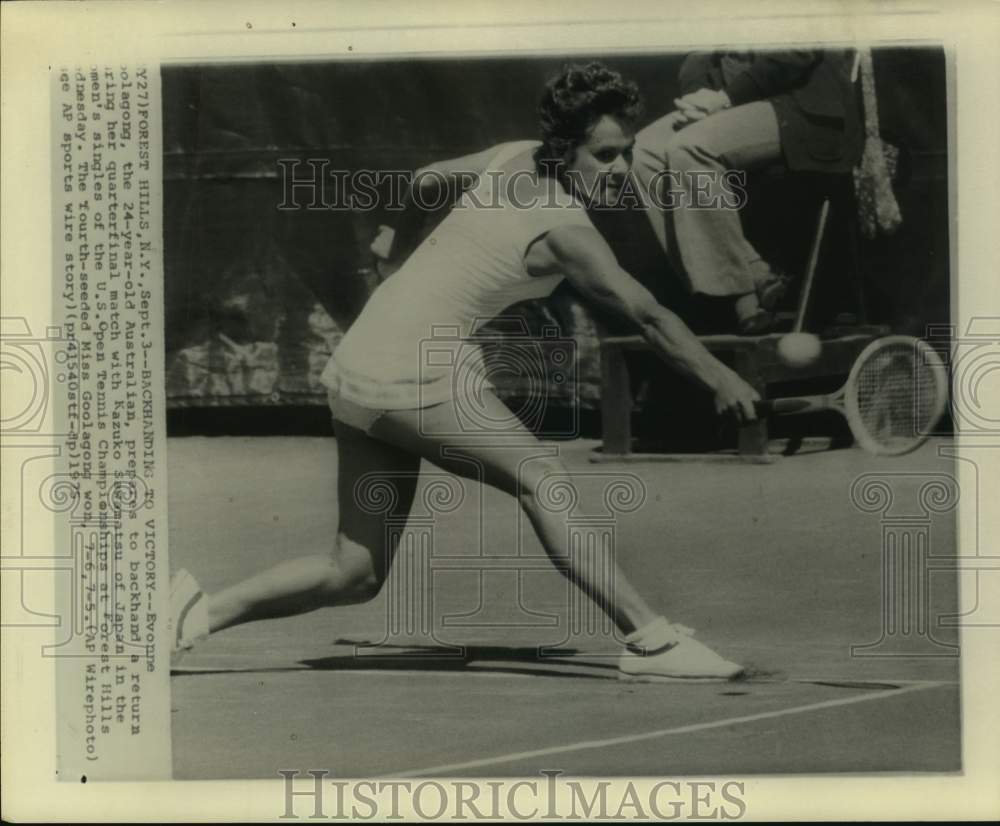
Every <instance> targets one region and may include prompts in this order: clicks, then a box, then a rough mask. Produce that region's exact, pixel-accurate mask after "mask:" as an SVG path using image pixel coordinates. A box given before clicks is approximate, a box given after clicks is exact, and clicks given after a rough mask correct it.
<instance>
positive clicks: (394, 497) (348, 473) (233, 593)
mask: <svg viewBox="0 0 1000 826" xmlns="http://www.w3.org/2000/svg"><path fill="white" fill-rule="evenodd" d="M336 432H337V499H338V505H339V509H340V526H339V529H338V533H337V537H336V540H335V542H334V547H333V551H332V553H331V552H327V553H321V554H313V555H310V556H303V557H298V558H296V559H291V560H289V561H287V562H282V563H281V564H279V565H276V566H274V567H273V568H270V569H269V570H267V571H264V572H263V573H260V574H257V575H256V576H253V577H251V578H249V579H246V580H244V581H242V582H240V583H238V584H236V585H233V586H231V587H229V588H226V589H224V590H222V591H219V592H218V593H216V594H214V595H212V596H210V597H209V601H208V617H209V628H210V630H211V631H219V630H221V629H223V628H228V627H230V626H233V625H239V624H241V623H244V622H252V621H254V620H261V619H271V618H274V617H287V616H291V615H294V614H304V613H306V612H308V611H313V610H315V609H317V608H323V607H328V606H334V605H349V604H352V603H357V602H365V601H367V600H369V599H371V598H372V597H374V596H375V594H377V593H378V591H379V588H380V587H381V585H382V583H383V582H384V581H385V577H386V574H387V572H388V569H389V565H390V564H391V562H392V557H393V555H394V554H395V551H396V547H395V544H394V543H391V542H390V541H389V539H388V537H387V532H386V529H385V519H386V517H387V516H393V517H396V518H400V517H401V516H402V515H404V514H406V513H408V512H409V510H410V505H411V504H412V502H413V493H414V491H415V489H416V483H417V477H418V475H419V473H420V459H419V458H418V457H416V456H413V455H410V454H407V453H405V452H404V451H402V450H400V449H399V448H395V447H392V446H391V445H387V444H384V443H382V442H379V441H377V440H375V439H371V438H369V437H368V436H366V435H365V434H364V433H362V432H361V431H360V430H357V429H355V428H353V427H349V426H347V425H344V424H342V423H340V422H337V423H336ZM363 477H364V478H368V479H373V478H374V479H376V480H377V482H378V484H379V485H380V486H381V487H382V490H383V492H384V493H385V495H386V496H388V497H389V499H390V500H391V502H390V504H389V505H388V506H387V509H386V510H385V511H384V512H377V513H372V512H370V511H369V510H365V509H364V508H362V507H360V506H359V502H358V497H357V490H356V485H357V482H358V480H359V479H362V478H363ZM390 545H391V546H390Z"/></svg>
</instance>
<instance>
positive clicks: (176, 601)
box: [170, 568, 208, 665]
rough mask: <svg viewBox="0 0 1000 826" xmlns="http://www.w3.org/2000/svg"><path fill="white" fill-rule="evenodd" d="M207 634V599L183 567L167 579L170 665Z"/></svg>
mask: <svg viewBox="0 0 1000 826" xmlns="http://www.w3.org/2000/svg"><path fill="white" fill-rule="evenodd" d="M207 636H208V601H207V600H206V599H205V594H204V592H203V591H202V590H201V588H200V587H199V586H198V582H197V581H196V580H195V578H194V577H193V576H191V574H189V573H188V572H187V571H186V570H184V569H183V568H182V569H181V570H179V571H178V572H177V573H176V574H174V575H173V576H172V577H171V579H170V662H171V665H176V664H177V663H178V662H179V660H180V658H181V657H182V656H183V655H184V653H185V652H187V651H190V650H191V648H192V647H194V644H195V643H196V642H200V641H201V640H203V639H205V638H206V637H207Z"/></svg>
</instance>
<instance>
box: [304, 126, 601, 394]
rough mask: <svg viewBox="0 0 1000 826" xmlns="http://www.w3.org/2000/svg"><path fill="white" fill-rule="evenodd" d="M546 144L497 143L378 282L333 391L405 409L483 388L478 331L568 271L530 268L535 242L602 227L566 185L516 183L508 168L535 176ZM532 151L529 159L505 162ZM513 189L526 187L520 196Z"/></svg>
mask: <svg viewBox="0 0 1000 826" xmlns="http://www.w3.org/2000/svg"><path fill="white" fill-rule="evenodd" d="M536 146H538V143H537V142H534V141H519V142H516V143H508V144H503V145H501V146H499V147H497V153H496V155H495V156H494V158H493V160H492V161H491V162H490V163H489V164H488V166H487V170H486V171H485V172H484V174H483V175H481V176H480V179H479V183H478V184H477V186H476V187H474V188H473V189H472V190H470V191H468V192H466V193H465V194H464V195H463V197H462V199H461V201H460V203H459V204H457V205H456V206H455V208H454V209H453V210H452V211H451V213H450V214H449V215H448V216H447V217H446V218H445V219H444V221H442V222H441V224H440V225H439V226H438V227H437V228H436V229H435V230H434V232H433V233H431V235H429V236H428V237H427V238H426V239H425V240H424V242H423V243H422V244H421V245H420V246H419V247H418V248H417V249H416V251H415V252H414V253H413V254H412V255H411V256H410V258H409V259H407V261H406V263H405V264H404V265H403V266H402V267H401V268H400V269H399V270H398V271H397V272H396V273H394V274H393V275H392V276H390V277H389V278H388V279H387V280H386V281H385V282H383V283H382V284H381V285H380V286H379V287H378V289H376V290H375V292H374V293H373V294H372V296H371V298H370V299H369V300H368V303H367V304H366V305H365V307H364V310H362V312H361V315H360V316H359V317H358V319H357V320H356V321H355V322H354V324H353V325H352V326H351V328H350V329H349V330H348V331H347V334H346V335H345V336H344V338H343V340H342V341H341V342H340V345H339V346H338V347H337V349H336V351H335V352H334V354H333V356H332V357H331V358H330V361H329V362H328V363H327V366H326V368H325V370H324V371H323V374H322V377H321V381H322V382H323V384H324V385H326V386H327V387H328V388H329V389H330V390H331V395H333V396H335V397H339V398H342V399H344V400H346V401H349V402H353V403H354V404H358V405H362V406H364V407H368V408H372V409H381V410H402V409H412V408H419V407H428V406H430V405H433V404H439V403H441V402H444V401H447V400H448V399H450V398H453V397H454V396H455V395H458V394H462V393H465V392H470V391H471V390H472V388H474V387H475V386H476V385H477V383H478V384H479V386H480V387H481V385H482V379H483V377H484V375H485V373H484V368H483V362H482V354H481V353H480V351H479V348H478V346H476V345H475V344H472V343H470V342H469V341H468V338H469V335H470V334H471V333H472V332H473V331H475V330H476V329H477V328H478V327H479V326H480V325H481V324H482V323H483V322H485V321H486V320H488V319H490V318H493V317H494V316H496V315H497V314H498V313H500V312H501V311H502V310H503V309H504V308H506V307H509V306H510V305H511V304H514V303H515V302H518V301H523V300H526V299H529V298H543V297H545V296H547V295H549V293H551V292H552V290H554V289H555V287H556V286H557V285H558V284H559V282H560V281H561V280H562V278H563V276H562V275H558V274H557V275H547V276H540V277H532V276H531V275H529V274H528V272H527V270H526V269H525V265H524V257H525V255H526V253H527V251H528V248H529V247H530V246H531V244H532V243H533V242H534V241H535V240H537V239H538V238H540V237H541V236H543V235H545V234H546V233H547V232H549V231H551V230H553V229H555V228H557V227H562V226H567V225H575V226H587V227H590V226H592V224H591V223H590V219H589V218H588V217H587V214H586V212H585V211H584V209H583V208H582V207H581V206H580V205H579V204H578V203H577V202H576V201H574V200H573V199H572V198H571V197H570V196H569V195H568V194H567V193H566V191H565V190H564V189H562V187H561V186H559V185H558V184H554V183H553V182H542V183H541V184H538V185H534V186H530V185H529V186H528V187H519V188H517V189H516V190H509V189H508V188H507V186H506V184H507V182H508V181H509V180H510V179H509V178H507V177H505V176H508V175H512V174H519V175H520V177H521V179H522V180H524V181H528V182H529V184H530V180H529V173H533V171H534V170H533V161H531V156H530V154H526V153H528V151H529V150H531V149H533V148H534V147H536ZM522 154H524V155H525V158H526V159H527V162H526V163H525V164H518V165H515V166H514V167H513V168H510V167H507V168H502V167H503V165H504V164H505V163H507V162H508V161H510V160H512V159H514V158H515V157H517V156H519V155H522ZM521 166H523V167H524V170H523V171H521V169H520V167H521ZM519 183H520V181H519ZM512 191H514V192H516V193H517V195H516V196H514V197H510V196H511V192H512ZM543 193H545V194H543ZM526 194H534V195H535V196H536V197H524V196H525V195H526Z"/></svg>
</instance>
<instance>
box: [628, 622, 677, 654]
mask: <svg viewBox="0 0 1000 826" xmlns="http://www.w3.org/2000/svg"><path fill="white" fill-rule="evenodd" d="M678 639H679V634H678V631H677V628H676V627H675V626H673V625H672V624H671V623H670V622H669V621H668V620H667V618H666V617H657V618H656V619H655V620H653V621H652V622H651V623H649V624H648V625H644V626H642V628H637V629H636V630H635V631H633V632H632V633H631V634H629V635H628V636H627V637H625V644H626V645H627V646H628V648H629V650H631V651H634V652H635V653H637V654H644V653H646V652H647V651H648V652H650V653H652V652H653V651H656V650H658V649H660V648H666V647H667V646H670V645H676V644H677V642H678Z"/></svg>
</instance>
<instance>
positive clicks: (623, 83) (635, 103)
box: [535, 61, 642, 172]
mask: <svg viewBox="0 0 1000 826" xmlns="http://www.w3.org/2000/svg"><path fill="white" fill-rule="evenodd" d="M604 115H610V116H611V117H613V118H614V119H615V120H617V121H618V122H619V123H621V124H622V125H623V126H627V127H629V128H634V126H635V124H636V122H637V121H638V120H639V117H640V116H641V115H642V98H641V97H640V95H639V89H638V87H637V86H636V85H635V84H634V83H633V82H632V81H630V80H625V78H623V77H622V76H621V75H620V74H619V73H618V72H616V71H614V70H612V69H609V68H608V67H607V66H605V65H604V64H603V63H599V62H597V61H592V62H590V63H586V64H581V63H577V64H572V65H569V66H566V67H565V68H564V69H563V70H562V71H561V72H560V73H559V74H558V75H556V76H555V77H553V78H552V79H551V80H550V81H549V82H548V83H547V84H546V85H545V91H544V93H543V94H542V99H541V101H540V102H539V104H538V117H539V120H540V122H541V132H542V135H541V137H542V145H541V146H540V147H539V148H538V149H537V150H536V152H535V162H536V164H537V165H538V167H539V170H540V171H542V172H552V171H553V170H554V168H555V167H556V166H558V165H559V164H560V163H562V159H563V156H564V155H565V153H566V151H567V150H569V149H573V148H574V147H577V146H579V145H580V144H581V143H583V142H584V141H585V140H586V138H587V135H588V133H589V132H590V130H591V129H593V127H594V124H596V123H597V121H599V120H600V119H601V118H602V117H603V116H604Z"/></svg>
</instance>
